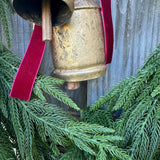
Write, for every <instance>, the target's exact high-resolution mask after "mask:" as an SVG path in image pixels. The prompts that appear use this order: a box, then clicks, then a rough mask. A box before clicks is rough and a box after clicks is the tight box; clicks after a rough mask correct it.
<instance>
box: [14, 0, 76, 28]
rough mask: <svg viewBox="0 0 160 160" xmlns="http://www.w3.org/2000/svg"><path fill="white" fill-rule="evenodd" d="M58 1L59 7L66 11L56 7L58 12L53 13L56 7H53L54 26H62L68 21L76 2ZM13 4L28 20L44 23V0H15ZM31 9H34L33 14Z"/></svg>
mask: <svg viewBox="0 0 160 160" xmlns="http://www.w3.org/2000/svg"><path fill="white" fill-rule="evenodd" d="M36 2H39V5H36ZM58 2H59V3H58V4H57V5H58V7H62V8H64V9H65V11H62V10H61V9H59V8H58V7H55V9H57V14H53V13H54V9H53V8H51V15H52V18H51V19H52V26H60V25H64V24H65V23H67V22H68V21H69V20H70V18H71V17H72V14H73V11H74V3H73V4H72V3H69V4H67V3H66V2H65V1H58ZM51 3H52V4H51V6H53V3H54V1H53V0H51ZM12 5H13V8H14V10H15V12H16V13H17V14H18V15H19V16H21V17H22V18H23V19H25V20H26V21H28V22H31V23H35V24H37V25H42V6H41V5H42V0H36V1H35V0H30V1H27V0H13V4H12ZM37 8H38V9H37ZM34 9H35V10H34ZM58 9H59V10H58ZM30 10H33V13H34V14H33V15H32V14H31V12H30ZM59 11H62V12H59Z"/></svg>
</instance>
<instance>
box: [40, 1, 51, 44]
mask: <svg viewBox="0 0 160 160" xmlns="http://www.w3.org/2000/svg"><path fill="white" fill-rule="evenodd" d="M42 32H43V35H42V39H43V41H51V40H52V21H51V5H50V0H42Z"/></svg>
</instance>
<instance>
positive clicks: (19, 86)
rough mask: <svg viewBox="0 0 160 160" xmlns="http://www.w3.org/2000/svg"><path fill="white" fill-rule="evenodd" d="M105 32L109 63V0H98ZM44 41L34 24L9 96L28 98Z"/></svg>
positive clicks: (106, 62) (110, 22)
mask: <svg viewBox="0 0 160 160" xmlns="http://www.w3.org/2000/svg"><path fill="white" fill-rule="evenodd" d="M100 1H101V6H102V16H103V25H104V33H105V47H106V58H105V64H108V63H111V60H112V52H113V24H112V16H111V0H100ZM45 45H46V42H43V41H42V27H41V26H37V25H35V27H34V30H33V33H32V37H31V40H30V43H29V46H28V48H27V51H26V53H25V55H24V57H23V59H22V62H21V64H20V67H19V69H18V72H17V74H16V77H15V79H14V82H13V85H12V89H11V93H10V96H11V97H14V98H19V99H23V100H27V101H29V100H30V97H31V92H32V88H33V85H34V82H35V79H36V76H37V73H38V70H39V67H40V64H41V61H42V57H43V54H44V49H45Z"/></svg>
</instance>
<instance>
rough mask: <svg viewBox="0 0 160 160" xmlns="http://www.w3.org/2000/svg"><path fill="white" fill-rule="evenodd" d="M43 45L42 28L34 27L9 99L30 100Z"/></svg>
mask: <svg viewBox="0 0 160 160" xmlns="http://www.w3.org/2000/svg"><path fill="white" fill-rule="evenodd" d="M45 45H46V42H43V41H42V27H41V26H37V25H35V27H34V30H33V33H32V36H31V40H30V43H29V46H28V48H27V50H26V53H25V55H24V57H23V59H22V62H21V64H20V67H19V69H18V72H17V74H16V77H15V79H14V82H13V85H12V89H11V93H10V96H11V97H14V98H19V99H23V100H27V101H29V100H30V96H31V92H32V88H33V85H34V81H35V79H36V76H37V73H38V70H39V67H40V64H41V61H42V57H43V53H44V49H45Z"/></svg>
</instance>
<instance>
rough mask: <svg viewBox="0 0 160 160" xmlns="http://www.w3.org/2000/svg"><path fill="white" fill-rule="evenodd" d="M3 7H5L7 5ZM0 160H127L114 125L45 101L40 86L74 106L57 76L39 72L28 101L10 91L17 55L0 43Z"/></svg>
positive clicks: (0, 19) (0, 2) (5, 13)
mask: <svg viewBox="0 0 160 160" xmlns="http://www.w3.org/2000/svg"><path fill="white" fill-rule="evenodd" d="M8 8H10V9H9V10H8ZM12 11H13V9H12V7H11V0H0V15H1V16H0V26H2V27H3V31H4V34H5V37H6V41H7V44H8V46H9V47H10V44H11V43H10V42H11V38H10V37H11V36H10V30H11V29H10V25H9V23H10V20H9V17H10V16H9V15H10V13H11V12H12ZM0 46H1V47H0V160H111V159H112V160H116V159H117V160H119V159H122V160H129V159H130V157H129V156H128V155H127V154H126V151H125V150H124V149H122V148H119V147H118V146H117V145H116V144H117V143H118V142H119V141H122V140H123V138H122V137H120V136H116V135H115V130H113V129H110V128H107V127H104V126H102V125H97V124H89V123H86V122H79V121H77V120H76V119H75V118H74V117H72V116H71V115H69V113H67V112H65V111H63V110H62V109H60V107H58V106H56V105H54V104H49V103H47V102H46V99H45V96H44V92H45V93H47V94H50V95H52V96H53V97H55V98H57V99H58V100H60V101H61V102H63V103H64V104H67V105H69V106H70V107H72V108H74V109H76V110H79V108H78V106H77V105H76V104H75V103H74V102H73V101H72V100H71V99H70V98H69V97H68V96H67V95H66V94H65V93H64V92H62V91H61V90H60V89H59V87H58V86H59V85H62V84H63V81H62V80H59V79H55V78H53V77H44V76H41V75H39V76H38V77H37V79H36V82H35V85H34V88H33V94H32V98H31V101H29V102H27V101H23V100H19V99H14V98H10V97H9V92H10V90H11V85H12V83H13V79H14V77H15V74H16V72H17V69H18V66H19V64H20V61H21V59H20V58H18V57H17V56H15V55H14V54H13V53H11V52H10V51H9V50H8V49H7V48H6V47H5V46H4V45H3V44H2V43H0Z"/></svg>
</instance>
